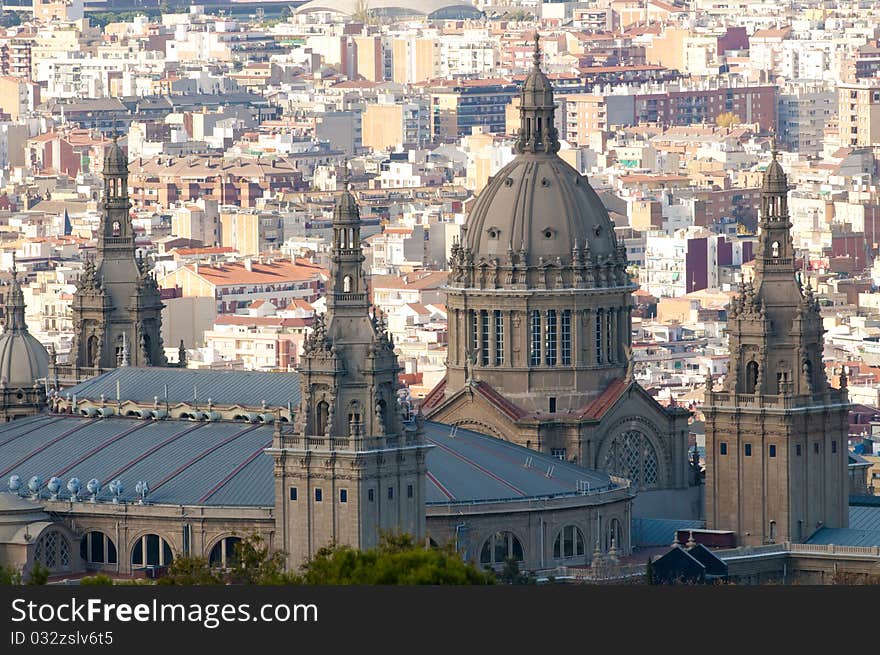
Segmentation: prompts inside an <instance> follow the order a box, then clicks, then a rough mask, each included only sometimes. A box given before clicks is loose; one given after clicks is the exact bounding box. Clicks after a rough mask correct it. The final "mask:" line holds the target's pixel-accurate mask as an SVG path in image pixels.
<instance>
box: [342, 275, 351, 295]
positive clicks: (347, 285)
mask: <svg viewBox="0 0 880 655" xmlns="http://www.w3.org/2000/svg"><path fill="white" fill-rule="evenodd" d="M342 293H351V275H346V276H345V277H344V278H342Z"/></svg>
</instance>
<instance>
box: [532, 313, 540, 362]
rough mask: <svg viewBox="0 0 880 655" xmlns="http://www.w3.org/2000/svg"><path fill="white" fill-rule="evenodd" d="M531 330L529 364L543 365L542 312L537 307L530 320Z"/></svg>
mask: <svg viewBox="0 0 880 655" xmlns="http://www.w3.org/2000/svg"><path fill="white" fill-rule="evenodd" d="M529 330H530V332H531V339H530V340H531V348H530V350H531V352H530V353H529V365H530V366H540V365H541V312H539V311H538V310H537V309H533V310H532V315H531V320H530V321H529Z"/></svg>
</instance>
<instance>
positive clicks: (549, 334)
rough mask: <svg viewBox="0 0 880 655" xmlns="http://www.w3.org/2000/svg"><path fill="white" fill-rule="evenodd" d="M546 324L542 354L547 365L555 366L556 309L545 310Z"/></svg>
mask: <svg viewBox="0 0 880 655" xmlns="http://www.w3.org/2000/svg"><path fill="white" fill-rule="evenodd" d="M546 321H547V326H546V329H545V330H544V356H545V361H546V362H547V366H556V310H555V309H548V310H547V318H546Z"/></svg>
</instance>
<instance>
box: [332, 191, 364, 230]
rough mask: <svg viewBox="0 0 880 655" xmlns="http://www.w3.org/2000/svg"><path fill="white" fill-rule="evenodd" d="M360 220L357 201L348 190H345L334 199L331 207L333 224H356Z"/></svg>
mask: <svg viewBox="0 0 880 655" xmlns="http://www.w3.org/2000/svg"><path fill="white" fill-rule="evenodd" d="M358 220H360V212H359V211H358V204H357V200H355V197H354V195H353V194H352V193H351V191H349V190H348V189H345V190H344V191H343V192H342V193H340V194H339V195H338V196H337V197H336V203H335V204H334V206H333V222H334V223H338V222H343V223H346V222H349V223H350V222H357V221H358Z"/></svg>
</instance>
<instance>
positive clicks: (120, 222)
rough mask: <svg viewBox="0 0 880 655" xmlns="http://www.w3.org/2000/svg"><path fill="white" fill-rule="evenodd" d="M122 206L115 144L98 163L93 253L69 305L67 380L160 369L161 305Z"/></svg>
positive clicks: (124, 180)
mask: <svg viewBox="0 0 880 655" xmlns="http://www.w3.org/2000/svg"><path fill="white" fill-rule="evenodd" d="M130 209H131V203H129V200H128V160H127V158H126V155H125V153H124V152H123V150H122V148H121V147H120V146H119V143H118V141H117V138H116V137H114V138H113V143H112V145H111V146H110V148H109V149H108V151H107V154H106V156H105V158H104V197H103V200H102V207H101V222H100V227H99V229H98V244H97V253H96V256H95V258H94V260H88V261H86V262H85V266H84V268H83V273H82V275H81V277H80V279H79V281H78V283H77V290H76V293H75V294H74V299H73V324H74V325H75V326H76V335H75V338H74V342H73V345H72V348H71V354H70V364H71V365H72V368H73V369H74V370H73V371H72V373H73V377H74V378H76V379H82V378H84V377H88V376H89V375H92V374H97V373H99V372H100V371H102V370H107V369H111V368H116V367H118V366H120V365H121V364H122V359H123V353H124V351H127V356H128V357H127V364H128V365H131V366H165V365H166V360H165V354H164V348H163V344H162V336H161V331H162V330H161V328H162V306H163V305H162V299H161V294H160V292H159V287H158V284H157V282H156V280H155V278H154V277H153V276H152V274H151V273H150V271H149V266H148V264H147V262H146V261H144V259H143V258H142V257H138V256H137V249H136V247H135V242H134V231H133V229H132V224H131V217H130V215H129V210H130Z"/></svg>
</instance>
